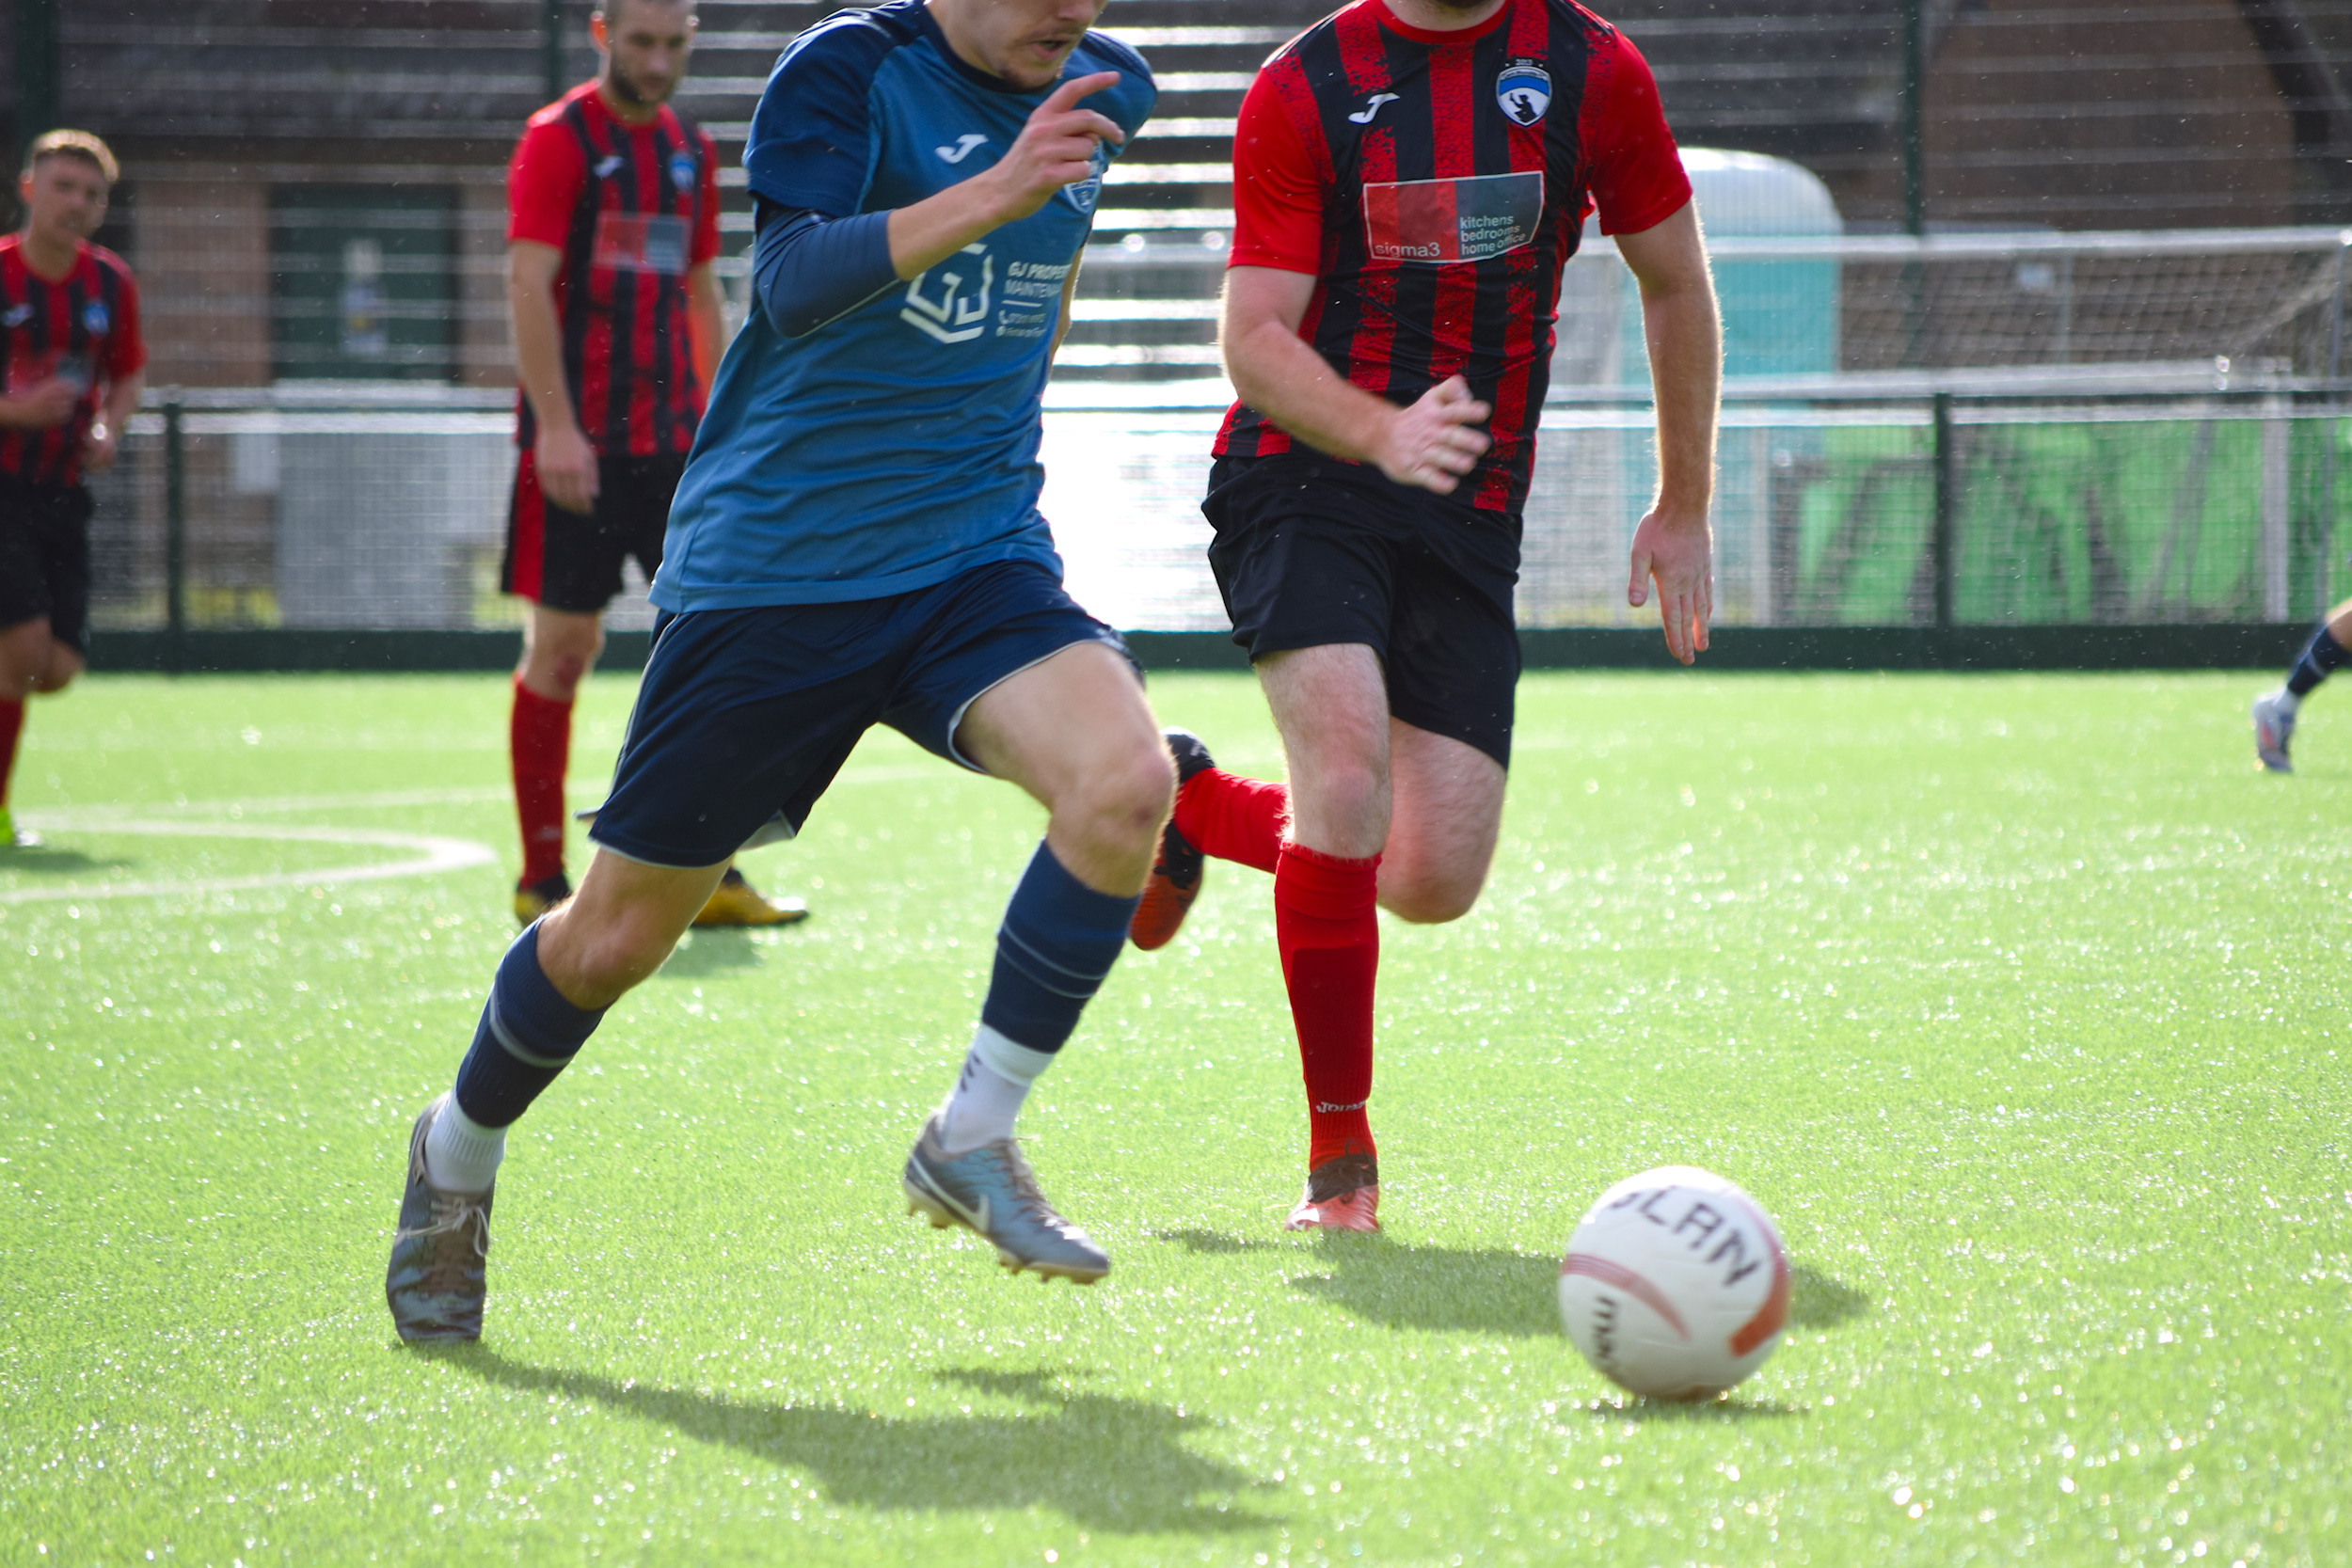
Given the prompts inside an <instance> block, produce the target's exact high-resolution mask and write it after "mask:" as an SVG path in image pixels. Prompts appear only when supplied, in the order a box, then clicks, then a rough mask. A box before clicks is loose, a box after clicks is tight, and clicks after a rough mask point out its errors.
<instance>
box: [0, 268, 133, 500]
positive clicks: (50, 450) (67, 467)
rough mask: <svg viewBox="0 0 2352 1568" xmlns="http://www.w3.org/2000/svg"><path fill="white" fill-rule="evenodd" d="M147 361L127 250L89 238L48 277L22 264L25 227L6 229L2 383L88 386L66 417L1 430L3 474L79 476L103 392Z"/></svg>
mask: <svg viewBox="0 0 2352 1568" xmlns="http://www.w3.org/2000/svg"><path fill="white" fill-rule="evenodd" d="M146 365H147V346H146V344H144V343H142V342H141V341H139V291H138V285H137V284H135V283H134V282H133V281H132V280H131V269H130V268H129V267H128V266H126V265H125V264H124V263H123V260H122V258H121V257H119V256H117V255H116V254H115V253H114V252H113V251H111V250H108V249H106V248H105V247H104V246H103V245H90V244H87V243H84V244H82V245H78V246H76V247H75V249H74V253H73V265H72V267H71V268H69V269H68V270H67V272H66V275H65V276H64V277H61V278H56V279H51V278H47V277H42V276H41V275H40V274H39V273H37V272H35V271H34V270H33V269H32V268H31V267H30V266H28V265H26V264H25V261H24V236H23V235H21V234H10V235H8V236H6V237H5V238H0V389H5V390H7V391H8V392H11V393H21V392H25V391H29V390H31V389H32V388H35V387H38V386H40V384H41V383H42V382H45V381H47V380H49V379H50V378H52V377H53V376H63V377H65V378H66V379H67V380H69V381H72V382H74V383H75V384H76V385H78V386H79V387H80V388H81V391H82V395H81V397H80V399H79V400H78V401H77V402H76V403H75V404H74V405H73V413H72V416H71V417H70V418H68V419H67V420H66V421H65V423H63V424H61V425H57V426H55V427H53V428H51V429H48V430H0V474H5V475H7V476H8V478H10V479H14V480H18V481H21V482H23V483H27V484H76V483H80V482H81V478H82V442H83V439H84V438H85V437H86V436H88V435H89V429H90V426H91V424H93V423H94V422H96V420H97V419H98V405H99V400H100V399H101V398H103V397H104V396H105V389H106V388H107V387H108V386H109V385H111V384H112V383H114V382H118V381H121V380H124V379H125V378H127V377H130V376H134V375H136V374H138V372H140V371H141V370H143V369H145V368H146Z"/></svg>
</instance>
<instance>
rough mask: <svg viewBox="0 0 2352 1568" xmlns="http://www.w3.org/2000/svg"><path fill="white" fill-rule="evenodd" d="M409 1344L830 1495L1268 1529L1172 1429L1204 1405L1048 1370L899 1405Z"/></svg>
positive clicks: (873, 1502)
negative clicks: (781, 1472)
mask: <svg viewBox="0 0 2352 1568" xmlns="http://www.w3.org/2000/svg"><path fill="white" fill-rule="evenodd" d="M417 1349H418V1353H420V1354H425V1355H427V1356H429V1357H431V1358H432V1359H434V1360H437V1361H440V1362H443V1363H445V1364H447V1365H449V1366H451V1367H453V1368H458V1369H461V1370H466V1371H469V1372H472V1373H474V1374H476V1375H477V1376H479V1377H481V1378H483V1379H484V1380H485V1381H486V1382H489V1383H494V1384H498V1385H500V1386H504V1387H508V1388H520V1389H526V1390H529V1391H532V1392H534V1393H550V1394H556V1395H559V1396H561V1397H563V1398H565V1399H572V1400H593V1401H595V1402H596V1403H598V1404H602V1405H605V1406H607V1407H609V1408H611V1409H612V1410H615V1411H618V1412H620V1413H621V1414H623V1415H628V1416H635V1417H640V1418H644V1419H645V1420H649V1421H656V1422H659V1423H660V1424H661V1425H663V1426H667V1427H671V1428H674V1429H675V1430H676V1431H679V1432H682V1433H686V1434H687V1435H688V1436H690V1437H693V1438H697V1439H699V1440H700V1441H702V1442H705V1443H714V1444H725V1445H726V1446H728V1447H730V1448H734V1449H740V1450H741V1451H742V1452H744V1453H747V1454H749V1455H751V1456H752V1457H754V1458H755V1459H758V1460H762V1461H764V1462H766V1463H769V1464H771V1465H788V1466H790V1467H792V1468H794V1469H800V1470H805V1471H807V1472H809V1473H810V1474H811V1475H813V1476H814V1477H815V1478H816V1480H817V1481H818V1484H819V1485H820V1486H821V1487H823V1489H824V1491H825V1493H826V1494H827V1496H828V1497H831V1498H832V1499H834V1501H837V1502H842V1503H848V1504H851V1505H854V1506H857V1507H861V1508H871V1509H940V1508H954V1509H1012V1510H1019V1509H1024V1508H1028V1507H1030V1506H1032V1505H1037V1506H1041V1507H1045V1508H1050V1509H1054V1510H1056V1511H1057V1512H1058V1513H1064V1514H1066V1515H1068V1516H1069V1517H1070V1518H1071V1519H1072V1520H1073V1521H1074V1522H1076V1523H1077V1524H1078V1525H1080V1526H1082V1527H1084V1528H1088V1529H1095V1530H1112V1531H1119V1532H1123V1533H1128V1534H1142V1533H1150V1532H1157V1531H1184V1532H1189V1533H1193V1534H1200V1533H1203V1532H1207V1533H1216V1532H1218V1531H1229V1530H1248V1529H1258V1528H1263V1526H1264V1525H1266V1524H1267V1523H1268V1522H1269V1519H1268V1517H1267V1516H1266V1515H1263V1514H1258V1513H1245V1512H1243V1511H1242V1510H1240V1509H1238V1508H1229V1509H1227V1510H1220V1509H1219V1508H1218V1506H1217V1505H1218V1504H1219V1503H1220V1502H1228V1503H1229V1504H1230V1503H1231V1502H1238V1501H1240V1500H1241V1499H1242V1498H1243V1497H1246V1496H1247V1495H1248V1494H1251V1493H1256V1492H1268V1493H1272V1492H1275V1491H1278V1490H1279V1488H1276V1487H1273V1486H1271V1485H1268V1484H1267V1483H1265V1482H1263V1481H1253V1480H1252V1479H1251V1478H1249V1477H1248V1476H1247V1475H1245V1474H1243V1473H1242V1472H1241V1471H1239V1470H1237V1469H1234V1468H1233V1467H1232V1465H1224V1464H1220V1463H1219V1462H1217V1461H1216V1460H1213V1459H1203V1458H1201V1457H1200V1456H1199V1455H1198V1454H1195V1453H1193V1452H1191V1451H1190V1450H1189V1449H1185V1448H1184V1446H1183V1445H1182V1444H1181V1443H1180V1442H1179V1441H1178V1439H1179V1438H1180V1437H1182V1436H1183V1435H1184V1434H1185V1433H1188V1432H1191V1431H1194V1430H1196V1429H1198V1428H1200V1426H1201V1425H1202V1424H1203V1423H1202V1421H1201V1419H1200V1418H1199V1417H1194V1416H1180V1415H1178V1414H1177V1413H1176V1412H1175V1411H1173V1410H1171V1409H1169V1408H1168V1407H1167V1406H1166V1405H1160V1404H1150V1403H1146V1402H1141V1401H1136V1400H1125V1399H1115V1398H1111V1397H1109V1396H1106V1395H1101V1394H1089V1393H1083V1392H1072V1391H1071V1390H1069V1389H1066V1388H1062V1387H1060V1386H1057V1382H1056V1375H1057V1374H1054V1373H1050V1372H1043V1371H1031V1372H1000V1371H993V1370H973V1369H964V1368H954V1367H950V1368H942V1369H941V1370H940V1372H939V1375H940V1377H941V1378H942V1379H944V1380H946V1382H949V1383H954V1384H958V1385H961V1386H963V1387H965V1388H969V1389H971V1390H973V1391H975V1392H977V1393H982V1394H988V1395H993V1396H995V1397H998V1398H1001V1399H1009V1400H1020V1401H1023V1402H1029V1403H1032V1404H1038V1405H1044V1406H1049V1407H1051V1408H1049V1409H1047V1410H1044V1411H1040V1412H1022V1413H1018V1414H981V1415H970V1416H963V1415H951V1416H906V1417H901V1416H898V1415H896V1414H890V1413H885V1412H879V1411H865V1410H853V1409H840V1408H835V1407H832V1406H795V1405H788V1404H760V1403H753V1402H746V1401H743V1400H739V1399H733V1398H729V1397H728V1396H726V1395H723V1394H709V1393H699V1392H696V1391H694V1390H691V1389H685V1388H661V1387H655V1386H649V1385H645V1384H640V1383H634V1382H630V1383H621V1382H615V1381H614V1380H612V1378H609V1377H601V1376H598V1375H596V1373H593V1372H580V1371H568V1370H560V1369H556V1368H548V1367H533V1366H529V1365H526V1364H525V1363H522V1362H519V1361H513V1360H509V1359H508V1358H507V1357H505V1356H503V1355H501V1354H499V1353H498V1352H497V1351H495V1350H491V1349H488V1348H486V1347H485V1346H483V1345H479V1344H472V1345H435V1346H421V1347H418V1348H417Z"/></svg>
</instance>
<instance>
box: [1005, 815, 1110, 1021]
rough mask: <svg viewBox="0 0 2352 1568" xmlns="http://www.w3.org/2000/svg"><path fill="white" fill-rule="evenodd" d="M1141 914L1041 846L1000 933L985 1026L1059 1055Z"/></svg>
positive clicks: (1030, 863)
mask: <svg viewBox="0 0 2352 1568" xmlns="http://www.w3.org/2000/svg"><path fill="white" fill-rule="evenodd" d="M1135 912H1136V900H1135V899H1134V898H1119V897H1114V896H1113V895H1110V894H1107V893H1097V892H1095V891H1094V890H1093V889H1092V888H1090V887H1089V886H1087V885H1086V884H1085V883H1084V882H1082V881H1080V880H1078V879H1077V878H1075V877H1073V876H1072V875H1071V874H1070V873H1069V872H1068V871H1067V870H1065V869H1064V868H1063V866H1062V863H1061V862H1060V861H1058V860H1057V859H1055V858H1054V851H1053V850H1052V849H1051V848H1049V847H1047V846H1045V845H1043V844H1041V845H1039V846H1038V847H1037V853H1036V854H1034V855H1032V856H1031V857H1029V868H1028V870H1026V871H1025V872H1023V873H1022V876H1021V885H1020V886H1019V887H1016V888H1014V889H1013V891H1012V902H1011V903H1010V904H1009V905H1007V906H1006V908H1005V922H1004V924H1003V925H1002V926H999V927H997V928H996V968H995V972H994V973H993V974H991V975H990V976H989V982H988V1000H987V1001H986V1002H985V1003H983V1004H982V1005H981V1007H980V1022H982V1023H984V1024H986V1025H987V1026H988V1027H989V1028H991V1029H993V1030H995V1031H996V1032H997V1033H998V1034H1000V1035H1002V1036H1004V1037H1005V1038H1007V1039H1009V1040H1010V1041H1012V1042H1013V1043H1014V1044H1016V1045H1025V1046H1026V1047H1028V1048H1029V1049H1030V1050H1031V1051H1041V1052H1044V1053H1047V1054H1048V1055H1050V1054H1052V1053H1055V1052H1057V1051H1059V1050H1060V1049H1061V1048H1062V1042H1063V1041H1065V1040H1067V1039H1069V1038H1070V1036H1071V1032H1072V1031H1073V1030H1074V1029H1076V1028H1077V1027H1078V1015H1079V1014H1080V1013H1082V1012H1084V1011H1086V1005H1087V1004H1088V1003H1089V1001H1091V1000H1092V999H1093V997H1094V993H1095V991H1097V990H1100V989H1101V988H1102V984H1103V977H1104V975H1106V974H1109V973H1110V972H1111V965H1112V964H1113V963H1114V962H1116V961H1117V960H1118V958H1119V953H1120V948H1121V947H1122V946H1124V945H1125V944H1126V941H1127V922H1128V921H1129V920H1130V919H1132V918H1133V917H1134V915H1135Z"/></svg>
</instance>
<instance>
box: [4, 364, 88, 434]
mask: <svg viewBox="0 0 2352 1568" xmlns="http://www.w3.org/2000/svg"><path fill="white" fill-rule="evenodd" d="M81 400H82V393H81V389H80V388H77V387H75V386H74V385H73V383H72V382H71V381H68V380H66V379H65V378H64V377H63V376H56V375H53V376H51V377H50V378H49V379H48V380H46V381H39V382H35V383H34V384H33V385H32V386H30V387H27V388H25V389H24V391H22V392H8V393H0V429H6V430H55V429H56V428H57V427H58V426H59V425H61V424H63V423H65V422H66V420H70V419H72V417H73V405H74V404H77V403H79V402H81Z"/></svg>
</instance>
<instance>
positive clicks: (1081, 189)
mask: <svg viewBox="0 0 2352 1568" xmlns="http://www.w3.org/2000/svg"><path fill="white" fill-rule="evenodd" d="M1087 162H1088V163H1089V164H1090V165H1092V166H1093V168H1094V172H1093V173H1092V174H1089V175H1088V176H1087V177H1086V178H1085V179H1084V180H1079V181H1075V182H1072V183H1070V184H1067V185H1064V186H1063V187H1062V188H1061V194H1062V195H1064V196H1066V197H1068V198H1070V204H1071V205H1072V206H1073V207H1075V208H1077V209H1078V211H1080V212H1082V213H1091V212H1092V211H1094V204H1095V203H1096V202H1097V201H1100V200H1102V199H1103V171H1104V169H1106V168H1108V167H1110V166H1111V154H1110V149H1108V148H1107V147H1104V145H1103V144H1102V143H1101V142H1100V141H1097V142H1096V143H1095V144H1094V150H1093V152H1092V153H1090V154H1089V155H1088V158H1087Z"/></svg>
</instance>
